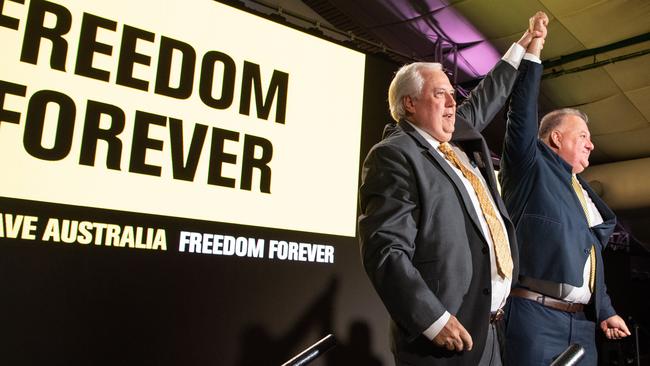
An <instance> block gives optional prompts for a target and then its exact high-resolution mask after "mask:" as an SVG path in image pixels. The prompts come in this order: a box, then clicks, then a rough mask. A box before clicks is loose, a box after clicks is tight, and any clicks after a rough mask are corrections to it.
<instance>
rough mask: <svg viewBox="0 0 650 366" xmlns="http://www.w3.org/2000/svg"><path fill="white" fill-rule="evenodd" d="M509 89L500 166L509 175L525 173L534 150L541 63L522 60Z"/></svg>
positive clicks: (530, 163) (532, 161)
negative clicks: (518, 72)
mask: <svg viewBox="0 0 650 366" xmlns="http://www.w3.org/2000/svg"><path fill="white" fill-rule="evenodd" d="M520 68H521V73H520V75H519V78H518V80H517V86H516V87H515V90H514V91H513V92H512V99H511V101H510V110H509V111H508V121H507V126H506V136H505V138H504V146H503V161H502V166H504V167H505V168H506V169H508V170H509V172H510V173H511V174H517V172H520V173H522V174H525V172H526V171H527V170H528V168H529V167H530V166H531V165H532V164H533V163H534V161H535V155H536V153H537V131H538V128H537V99H538V96H539V84H540V81H541V76H542V69H543V68H542V65H540V64H538V63H535V62H531V61H528V60H522V62H521V65H520Z"/></svg>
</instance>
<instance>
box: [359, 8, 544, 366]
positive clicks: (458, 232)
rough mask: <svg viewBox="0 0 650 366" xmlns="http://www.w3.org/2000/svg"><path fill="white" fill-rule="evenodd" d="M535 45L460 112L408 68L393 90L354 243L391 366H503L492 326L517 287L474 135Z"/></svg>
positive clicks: (442, 79)
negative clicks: (385, 329) (376, 304)
mask: <svg viewBox="0 0 650 366" xmlns="http://www.w3.org/2000/svg"><path fill="white" fill-rule="evenodd" d="M538 16H539V14H537V15H535V16H534V17H533V18H531V19H530V22H531V24H533V23H534V22H535V21H536V20H537V17H538ZM530 29H531V30H532V29H533V28H532V26H531V28H530ZM533 36H539V34H536V33H533V31H527V32H526V33H525V34H524V36H522V38H521V39H520V40H519V41H518V42H517V43H515V44H513V46H512V47H511V48H510V50H509V51H508V52H507V53H506V56H504V58H503V61H500V62H499V63H498V64H497V65H496V66H495V67H494V69H493V70H492V71H491V72H490V73H489V74H488V75H487V76H486V77H485V79H484V80H483V81H482V82H481V84H479V86H477V87H476V88H475V90H473V91H472V93H471V94H470V96H469V98H468V99H467V100H466V101H465V102H464V103H462V104H461V105H459V106H458V108H457V107H456V102H455V100H454V90H453V88H452V86H451V84H450V82H449V79H448V78H447V76H446V74H445V73H444V72H443V70H442V69H441V66H440V65H439V64H432V63H413V64H410V65H406V66H404V67H402V68H401V69H400V70H399V71H398V72H397V74H396V75H395V78H394V79H393V82H392V83H391V86H390V89H389V104H390V109H391V114H392V116H393V118H394V119H395V120H396V121H397V124H390V125H388V126H387V128H386V129H385V130H384V139H383V140H382V141H381V142H379V143H378V144H377V145H375V146H374V147H373V148H372V149H371V151H370V152H369V153H368V156H367V157H366V160H365V161H364V164H363V172H362V184H361V187H360V205H361V216H360V217H359V235H360V244H361V250H362V256H363V263H364V266H365V269H366V272H367V273H368V276H369V278H370V280H371V282H372V284H373V285H374V287H375V289H376V290H377V293H378V294H379V296H380V297H381V299H382V301H383V302H384V304H385V306H386V308H387V310H388V312H389V313H390V315H391V319H392V323H391V328H392V330H391V335H392V343H393V345H392V349H393V353H394V355H395V360H396V363H397V364H398V365H472V366H474V365H500V364H501V359H500V352H499V342H498V340H497V337H496V327H495V323H496V322H497V321H498V320H499V318H500V316H501V314H502V310H501V308H502V306H503V305H504V303H505V299H506V297H507V296H508V293H509V291H510V287H511V283H512V278H517V267H516V263H517V246H516V245H515V239H514V229H513V225H512V223H511V222H510V220H509V218H508V215H507V213H506V211H505V207H504V205H503V202H502V201H501V199H500V198H499V192H498V191H497V184H496V179H495V176H494V170H493V167H492V164H491V156H490V151H489V149H488V147H487V145H486V143H485V141H484V139H483V137H482V136H481V135H480V131H482V130H483V128H485V127H486V125H487V124H488V123H489V122H490V121H491V120H492V118H493V117H494V115H495V114H496V113H497V112H498V111H499V110H500V109H501V107H502V106H503V105H504V103H505V101H506V99H507V97H508V95H509V94H510V92H511V90H512V87H513V85H514V82H515V79H516V77H517V67H518V66H519V63H520V61H521V59H522V57H524V53H525V50H526V48H527V47H528V45H529V44H530V42H531V39H532V38H533ZM449 142H451V143H452V144H449ZM513 264H514V267H513Z"/></svg>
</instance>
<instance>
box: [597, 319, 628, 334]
mask: <svg viewBox="0 0 650 366" xmlns="http://www.w3.org/2000/svg"><path fill="white" fill-rule="evenodd" d="M600 329H602V330H603V333H605V337H607V339H621V338H623V337H627V336H629V335H630V334H632V333H630V331H629V330H628V329H627V325H625V321H624V320H623V319H622V318H621V317H620V316H618V315H613V316H610V317H609V318H607V319H605V320H603V321H602V322H600Z"/></svg>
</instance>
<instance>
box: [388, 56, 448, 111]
mask: <svg viewBox="0 0 650 366" xmlns="http://www.w3.org/2000/svg"><path fill="white" fill-rule="evenodd" d="M424 70H440V71H442V65H441V64H439V63H437V62H413V63H411V64H408V65H404V66H402V67H401V68H400V69H399V70H397V72H396V73H395V77H394V78H393V81H391V83H390V87H389V88H388V106H389V108H390V114H391V116H393V119H394V120H395V121H396V122H399V120H401V119H402V118H404V117H406V110H405V109H404V97H406V96H410V97H419V96H420V95H421V94H422V86H423V85H424V78H423V77H422V71H424Z"/></svg>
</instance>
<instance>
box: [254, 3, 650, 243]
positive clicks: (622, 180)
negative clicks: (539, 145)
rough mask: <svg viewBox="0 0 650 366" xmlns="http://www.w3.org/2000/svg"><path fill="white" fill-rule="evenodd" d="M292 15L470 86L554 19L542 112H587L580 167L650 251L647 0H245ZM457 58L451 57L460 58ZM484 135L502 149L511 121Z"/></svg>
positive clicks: (547, 46) (547, 47)
mask: <svg viewBox="0 0 650 366" xmlns="http://www.w3.org/2000/svg"><path fill="white" fill-rule="evenodd" d="M243 3H245V4H246V6H249V7H253V8H257V9H256V10H261V11H264V12H266V13H267V14H270V13H273V14H278V13H279V14H280V15H282V16H283V17H284V18H285V19H288V16H287V14H294V15H296V17H294V18H295V19H298V21H297V22H298V23H300V22H302V23H303V24H302V25H303V26H305V27H306V28H312V29H314V28H317V29H316V31H318V32H320V33H324V34H325V35H326V36H329V37H332V38H335V39H338V40H343V41H351V42H353V43H355V45H356V46H357V48H360V49H361V50H364V51H366V52H371V53H373V52H377V53H384V54H386V55H388V56H389V57H390V58H392V59H393V60H394V61H396V62H398V63H400V64H401V63H406V62H410V61H413V60H426V61H439V62H442V63H443V64H444V65H445V66H446V67H447V68H449V69H452V71H455V79H456V80H455V81H456V82H457V84H458V85H459V86H461V87H465V88H471V87H472V86H473V85H475V84H476V82H477V81H478V80H480V79H481V77H482V76H483V75H484V74H485V73H486V72H487V71H488V70H489V69H490V68H491V66H492V65H494V63H495V62H496V61H497V60H498V58H499V57H500V55H501V54H502V53H503V52H504V51H505V50H506V49H507V48H508V47H509V46H510V44H512V42H514V41H516V40H517V39H518V38H519V37H520V36H521V34H522V33H523V31H524V30H525V28H526V27H527V24H528V18H529V17H530V16H531V15H533V14H534V13H535V12H536V11H538V10H542V11H544V12H546V14H547V15H548V16H549V25H548V36H547V39H546V43H545V47H544V50H543V52H542V60H543V62H544V66H545V71H544V76H543V81H542V86H541V91H540V113H541V114H543V113H545V112H548V111H550V110H552V109H556V108H561V107H575V108H579V109H581V110H583V111H584V112H586V113H587V115H588V116H589V119H590V121H589V122H590V130H591V133H592V139H593V142H594V144H595V146H596V149H595V151H594V152H593V154H592V157H591V163H592V167H590V168H589V169H588V170H587V171H585V173H584V177H585V178H586V179H587V180H588V181H590V183H591V184H592V185H593V186H594V188H595V189H596V190H597V191H598V192H599V194H600V195H601V196H602V197H603V199H604V200H605V201H606V202H607V203H608V204H609V205H610V206H611V207H612V208H613V209H614V210H615V211H616V212H617V214H618V216H619V221H621V222H622V223H623V227H622V229H623V230H625V231H627V232H628V233H629V234H630V238H631V240H632V241H634V242H636V243H639V244H641V246H643V247H645V248H646V249H648V250H650V245H649V244H648V243H650V1H647V0H608V1H605V0H601V1H598V0H571V1H566V0H527V1H517V0H490V1H486V0H448V1H443V0H384V1H380V0H355V1H349V0H302V1H301V0H247V1H243ZM454 60H455V62H454ZM493 125H494V126H491V127H490V129H489V130H488V131H486V132H487V136H486V137H487V139H488V143H489V144H490V147H491V148H492V149H493V151H495V153H496V154H499V153H500V148H501V145H502V139H503V132H504V126H505V124H504V123H503V121H498V122H494V123H493Z"/></svg>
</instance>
